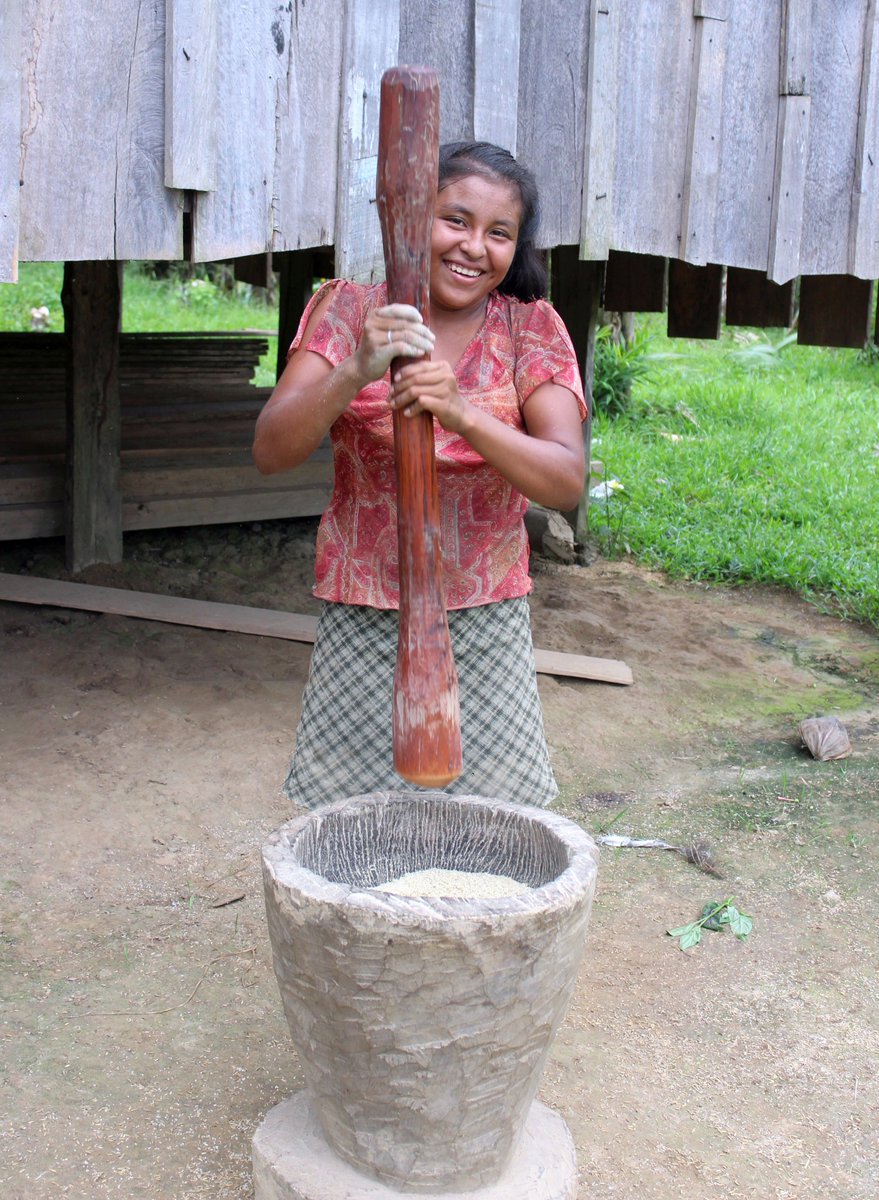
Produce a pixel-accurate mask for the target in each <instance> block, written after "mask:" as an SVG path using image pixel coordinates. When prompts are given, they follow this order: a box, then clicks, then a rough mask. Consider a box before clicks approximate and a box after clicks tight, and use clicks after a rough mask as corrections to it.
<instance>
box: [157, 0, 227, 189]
mask: <svg viewBox="0 0 879 1200" xmlns="http://www.w3.org/2000/svg"><path fill="white" fill-rule="evenodd" d="M217 84H218V75H217V9H216V6H215V5H213V4H205V3H204V2H203V0H165V186H166V187H171V188H189V189H193V190H197V191H202V192H208V191H212V190H213V188H215V187H216V186H217V158H218V152H219V151H218V146H217V107H218V104H219V96H218V94H217Z"/></svg>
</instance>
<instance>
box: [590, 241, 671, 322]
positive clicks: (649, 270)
mask: <svg viewBox="0 0 879 1200" xmlns="http://www.w3.org/2000/svg"><path fill="white" fill-rule="evenodd" d="M602 304H603V306H604V308H606V309H607V310H608V311H609V312H665V310H666V307H667V305H668V263H667V262H666V260H665V259H664V258H659V257H657V256H656V255H654V254H629V253H627V252H626V251H625V250H611V252H610V254H609V255H608V259H607V270H606V271H605V274H604V298H603V300H602Z"/></svg>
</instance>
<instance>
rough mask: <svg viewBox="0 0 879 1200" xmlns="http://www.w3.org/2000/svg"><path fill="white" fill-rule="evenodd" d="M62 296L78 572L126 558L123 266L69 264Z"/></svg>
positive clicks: (73, 555) (69, 527) (70, 542)
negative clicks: (121, 379) (122, 447)
mask: <svg viewBox="0 0 879 1200" xmlns="http://www.w3.org/2000/svg"><path fill="white" fill-rule="evenodd" d="M61 298H62V303H63V306H64V331H65V341H66V350H67V401H66V404H67V458H66V463H65V508H64V512H65V533H66V553H67V567H68V569H69V570H71V571H81V570H83V568H85V567H87V566H89V565H90V564H91V563H96V562H119V561H120V560H121V558H122V497H121V490H120V486H119V476H120V440H121V419H120V406H119V334H120V330H121V324H122V264H121V263H120V262H75V263H74V262H68V263H66V264H65V267H64V286H63V290H62V296H61Z"/></svg>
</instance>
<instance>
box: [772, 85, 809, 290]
mask: <svg viewBox="0 0 879 1200" xmlns="http://www.w3.org/2000/svg"><path fill="white" fill-rule="evenodd" d="M811 112H812V100H811V97H810V96H779V98H778V134H777V139H776V148H775V182H774V185H773V189H772V216H771V218H770V222H769V256H768V262H767V274H768V276H769V278H770V279H771V280H772V281H773V282H774V283H787V282H788V281H789V280H791V279H793V278H794V277H795V276H796V275H797V274H798V272H799V269H800V247H801V244H802V238H803V205H804V203H805V194H806V165H807V162H808V157H809V139H810V137H811Z"/></svg>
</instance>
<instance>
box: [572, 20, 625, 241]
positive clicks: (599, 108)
mask: <svg viewBox="0 0 879 1200" xmlns="http://www.w3.org/2000/svg"><path fill="white" fill-rule="evenodd" d="M619 2H620V0H593V2H592V5H591V7H590V27H589V58H588V65H587V78H586V137H585V149H584V153H585V159H584V167H583V209H582V214H581V235H580V236H581V246H580V254H581V257H582V258H584V259H606V258H607V255H608V251H609V250H610V246H611V243H612V240H613V226H614V219H613V218H614V166H615V160H616V153H617V144H616V124H617V122H616V118H617V103H618V98H619V88H618V83H619V80H618V78H617V55H618V43H617V28H618V20H617V8H618V4H619Z"/></svg>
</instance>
